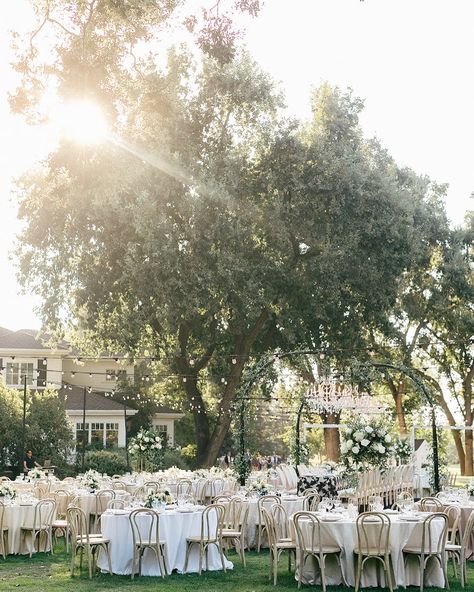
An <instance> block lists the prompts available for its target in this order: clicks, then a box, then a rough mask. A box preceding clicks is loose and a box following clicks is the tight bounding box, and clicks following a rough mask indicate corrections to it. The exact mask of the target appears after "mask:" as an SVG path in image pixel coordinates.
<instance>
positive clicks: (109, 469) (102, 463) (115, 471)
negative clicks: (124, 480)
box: [84, 450, 128, 475]
mask: <svg viewBox="0 0 474 592" xmlns="http://www.w3.org/2000/svg"><path fill="white" fill-rule="evenodd" d="M84 469H85V470H86V471H87V470H89V469H94V470H95V471H98V472H99V473H107V475H123V474H124V473H126V472H127V471H128V467H127V461H126V459H125V457H124V456H123V454H121V453H120V452H111V451H110V450H91V451H89V452H86V455H85V458H84Z"/></svg>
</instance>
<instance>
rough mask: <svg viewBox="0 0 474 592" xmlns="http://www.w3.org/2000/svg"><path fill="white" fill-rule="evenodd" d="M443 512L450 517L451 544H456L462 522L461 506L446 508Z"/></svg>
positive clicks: (449, 532) (449, 534)
mask: <svg viewBox="0 0 474 592" xmlns="http://www.w3.org/2000/svg"><path fill="white" fill-rule="evenodd" d="M443 512H444V514H446V516H447V517H448V538H449V542H450V543H452V544H455V543H456V538H457V533H458V531H459V522H460V520H461V508H460V507H459V506H445V507H444V508H443Z"/></svg>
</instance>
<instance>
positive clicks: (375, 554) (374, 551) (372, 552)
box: [354, 547, 405, 557]
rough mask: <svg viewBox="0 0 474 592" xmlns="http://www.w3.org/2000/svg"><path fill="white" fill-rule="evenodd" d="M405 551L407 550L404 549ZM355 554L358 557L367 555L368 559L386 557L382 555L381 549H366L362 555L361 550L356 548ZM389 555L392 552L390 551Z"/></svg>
mask: <svg viewBox="0 0 474 592" xmlns="http://www.w3.org/2000/svg"><path fill="white" fill-rule="evenodd" d="M404 550H405V549H404ZM354 553H355V554H356V555H366V556H367V557H369V556H370V557H383V556H384V555H385V553H383V552H382V553H381V552H380V550H379V549H377V548H376V547H369V548H368V549H364V551H363V552H362V553H361V551H360V549H359V548H358V547H356V548H355V549H354ZM387 555H390V551H388V553H387Z"/></svg>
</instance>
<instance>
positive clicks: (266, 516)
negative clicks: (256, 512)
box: [260, 506, 278, 549]
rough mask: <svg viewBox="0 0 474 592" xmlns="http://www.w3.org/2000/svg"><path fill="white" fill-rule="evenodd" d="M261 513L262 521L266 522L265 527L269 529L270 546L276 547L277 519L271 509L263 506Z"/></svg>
mask: <svg viewBox="0 0 474 592" xmlns="http://www.w3.org/2000/svg"><path fill="white" fill-rule="evenodd" d="M260 515H261V516H262V523H263V524H265V529H266V531H267V539H268V546H269V547H270V549H272V548H275V546H276V544H277V540H278V537H277V533H276V529H275V521H274V519H273V516H272V514H271V512H270V509H269V508H267V507H265V506H263V507H262V508H261V514H260Z"/></svg>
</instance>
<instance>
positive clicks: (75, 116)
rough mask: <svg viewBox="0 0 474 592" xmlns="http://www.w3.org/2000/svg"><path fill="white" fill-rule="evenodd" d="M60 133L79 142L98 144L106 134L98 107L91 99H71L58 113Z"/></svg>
mask: <svg viewBox="0 0 474 592" xmlns="http://www.w3.org/2000/svg"><path fill="white" fill-rule="evenodd" d="M58 124H59V127H60V133H61V135H63V136H65V137H67V138H69V139H70V140H73V141H75V142H78V143H80V144H98V143H100V142H102V141H104V140H105V138H106V136H107V124H106V120H105V117H104V114H103V112H102V111H101V109H100V107H99V106H98V105H97V104H96V103H93V102H92V101H85V100H82V101H73V102H70V103H66V104H65V105H63V106H62V108H61V109H60V110H59V113H58Z"/></svg>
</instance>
